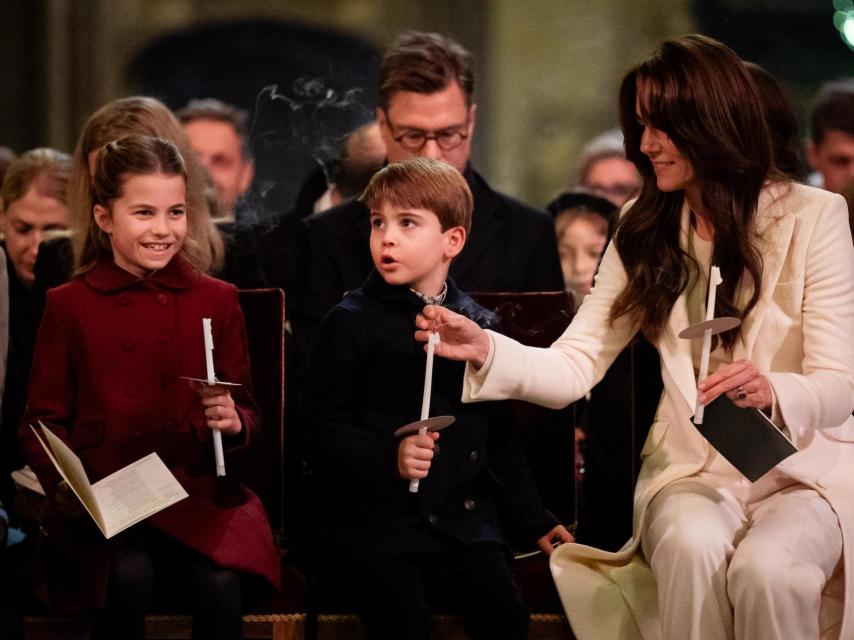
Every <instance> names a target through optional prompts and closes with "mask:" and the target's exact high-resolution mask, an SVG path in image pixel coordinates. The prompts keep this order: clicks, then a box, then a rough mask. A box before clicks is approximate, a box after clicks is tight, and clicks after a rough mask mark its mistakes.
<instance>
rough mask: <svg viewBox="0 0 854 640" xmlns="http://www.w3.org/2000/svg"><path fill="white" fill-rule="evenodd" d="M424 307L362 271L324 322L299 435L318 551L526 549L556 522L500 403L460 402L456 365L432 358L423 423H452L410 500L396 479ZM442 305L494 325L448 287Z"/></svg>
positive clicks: (416, 375)
mask: <svg viewBox="0 0 854 640" xmlns="http://www.w3.org/2000/svg"><path fill="white" fill-rule="evenodd" d="M423 306H424V303H423V302H422V301H421V300H420V299H419V298H418V297H417V296H416V295H415V294H413V293H412V292H411V291H410V290H409V289H408V287H406V286H392V285H389V284H387V283H386V282H385V281H384V280H383V279H382V278H381V277H380V276H379V275H378V274H377V272H376V271H372V272H371V274H370V276H369V277H368V280H367V282H365V286H364V287H363V288H362V289H359V290H357V291H354V292H351V293H350V294H348V295H347V297H346V298H345V299H344V300H343V301H342V302H341V303H340V304H339V305H337V306H336V307H335V308H334V309H333V310H332V311H331V312H330V313H329V315H328V316H327V317H326V318H325V319H324V321H323V324H322V325H321V329H320V332H319V336H318V337H319V339H318V342H317V352H316V353H315V355H314V357H313V358H312V369H311V374H310V376H309V381H308V391H309V393H308V412H307V416H306V417H307V420H306V427H307V429H308V430H309V432H310V438H309V440H310V442H311V455H310V460H311V462H312V468H313V471H314V477H315V480H316V483H317V487H318V498H317V499H316V500H315V501H314V504H315V505H316V506H317V508H318V510H319V514H318V517H319V522H318V526H319V534H318V535H319V537H320V539H322V540H323V541H324V542H327V543H333V545H332V546H329V544H327V545H324V547H323V549H324V553H325V554H328V553H331V552H332V551H338V552H343V553H345V554H361V555H362V556H364V554H371V553H374V554H381V555H384V554H398V553H411V552H422V551H440V550H445V549H449V548H452V547H455V546H456V547H458V546H459V545H460V544H466V545H471V544H477V543H481V542H497V543H500V544H505V543H506V542H507V539H505V533H506V534H508V536H509V538H510V542H511V543H513V542H517V543H518V544H525V545H526V546H527V545H532V544H533V543H534V542H535V541H536V540H537V538H539V537H540V536H543V535H545V534H546V533H547V532H548V531H549V530H550V529H551V528H552V527H554V526H555V525H556V524H557V521H556V519H555V518H554V516H552V515H551V514H550V513H549V512H548V511H546V510H545V509H544V508H543V506H542V502H541V501H540V497H539V492H538V491H537V488H536V484H535V483H534V479H533V477H532V475H531V472H530V469H529V468H528V466H527V463H526V461H525V456H524V453H523V451H522V448H521V445H520V443H519V441H518V439H517V437H516V424H515V422H514V420H513V414H512V411H511V407H510V405H509V404H508V403H495V402H484V403H473V404H463V403H462V402H461V401H460V392H461V389H462V377H463V369H464V363H461V362H453V361H450V360H446V359H444V358H436V359H435V360H434V364H433V389H432V395H431V403H430V415H453V416H455V417H456V422H455V423H454V424H452V425H451V426H450V427H448V428H447V429H445V430H443V431H442V432H441V436H440V438H439V441H438V443H437V444H438V448H437V450H436V451H437V453H436V454H435V457H434V459H433V463H432V466H431V468H430V473H429V475H428V476H427V477H426V478H425V479H424V480H422V481H421V486H420V489H419V492H418V493H417V494H413V493H410V492H409V481H408V480H405V479H403V478H401V477H400V476H399V475H398V474H397V448H398V444H399V439H398V438H396V437H395V436H394V431H395V429H397V428H398V427H401V426H403V425H404V424H407V423H409V422H413V421H415V420H417V419H418V417H419V415H420V410H421V396H422V390H423V384H424V367H425V361H426V356H425V353H424V349H423V345H421V344H420V343H418V342H416V341H415V338H414V335H413V333H414V332H413V327H414V321H415V315H416V314H417V313H419V312H420V311H421V309H422V308H423ZM446 306H448V307H449V308H452V309H454V310H455V311H458V312H460V313H464V314H465V315H467V316H469V317H472V318H473V319H474V320H475V321H478V322H479V323H481V324H484V323H487V322H488V321H489V319H490V318H492V319H493V322H494V317H493V316H492V314H490V313H489V312H488V311H486V310H485V309H483V308H482V307H480V306H479V305H478V304H476V303H475V302H474V301H473V300H472V299H471V298H469V297H468V296H467V295H465V294H464V293H462V292H460V291H459V289H457V287H456V286H455V285H454V284H453V281H452V280H450V279H448V297H447V299H446Z"/></svg>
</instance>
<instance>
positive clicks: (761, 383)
mask: <svg viewBox="0 0 854 640" xmlns="http://www.w3.org/2000/svg"><path fill="white" fill-rule="evenodd" d="M697 386H698V388H699V390H700V402H702V403H703V404H704V405H706V404H709V403H710V402H711V401H712V400H714V399H715V398H717V397H718V396H719V395H721V394H722V393H725V394H727V396H729V398H730V400H732V401H733V403H735V405H736V406H739V407H741V408H743V409H744V408H747V407H754V408H756V409H761V410H762V411H768V410H769V409H771V402H772V398H773V396H772V395H771V383H770V382H768V378H766V377H765V376H763V375H762V374H761V373H760V372H759V369H757V368H756V365H755V364H753V363H752V362H751V361H750V360H738V361H737V362H733V363H732V364H727V365H724V366H722V367H721V368H720V369H718V370H717V371H715V372H714V373H713V374H712V375H710V376H709V377H708V378H706V379H705V380H701V381H700V384H699V385H697Z"/></svg>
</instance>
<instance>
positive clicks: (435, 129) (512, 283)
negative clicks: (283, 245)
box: [295, 32, 563, 330]
mask: <svg viewBox="0 0 854 640" xmlns="http://www.w3.org/2000/svg"><path fill="white" fill-rule="evenodd" d="M473 90H474V74H473V62H472V57H471V54H469V52H468V51H466V50H465V49H464V48H463V47H462V46H460V45H459V44H458V43H456V42H454V41H453V40H451V39H449V38H446V37H444V36H441V35H439V34H435V33H420V32H406V33H404V34H402V35H401V36H400V37H399V38H398V39H397V40H396V41H395V42H394V43H393V44H392V45H391V47H390V48H389V49H388V51H386V53H385V55H384V57H383V61H382V64H381V66H380V72H379V96H380V104H379V107H378V108H377V122H378V124H379V128H380V134H381V136H382V138H383V142H384V144H385V148H386V158H387V161H388V162H399V161H401V160H405V159H407V158H413V157H426V158H432V159H434V160H441V161H443V162H446V163H448V164H450V165H451V166H453V167H455V168H456V169H457V170H458V171H459V172H460V173H462V174H463V175H464V176H465V178H466V181H467V182H468V185H469V188H470V189H471V192H472V194H473V196H474V213H473V216H472V228H471V238H470V241H469V242H467V244H466V246H465V248H464V249H463V251H462V253H461V254H460V256H459V258H458V259H457V260H455V261H454V263H453V265H452V266H451V276H452V277H453V278H454V279H455V280H456V281H457V283H458V284H459V286H460V287H461V288H462V289H464V290H466V291H517V292H518V291H559V290H561V289H563V277H562V275H561V270H560V262H559V260H558V255H557V241H556V239H555V233H554V227H553V222H552V219H551V217H550V216H549V215H548V214H546V213H545V212H544V211H540V210H537V209H534V208H532V207H529V206H527V205H525V204H522V203H521V202H517V201H516V200H513V199H512V198H509V197H507V196H505V195H502V194H500V193H497V192H496V191H493V190H492V189H491V188H490V186H489V185H488V184H487V183H486V181H485V180H484V179H483V178H482V177H481V176H480V175H479V174H478V173H477V172H476V171H475V170H474V169H472V167H471V165H470V162H469V160H470V156H471V142H472V135H473V133H474V123H475V113H476V110H477V105H476V104H474V102H473ZM369 231H370V229H369V224H368V210H367V209H366V208H365V206H364V205H363V204H362V203H361V202H359V201H358V200H351V201H349V202H345V203H344V204H342V205H339V206H338V207H336V208H333V209H330V210H329V211H326V212H324V213H321V214H319V215H317V216H312V217H311V218H308V219H307V220H306V223H305V228H304V232H305V237H304V238H303V239H302V242H301V247H302V257H301V260H300V263H301V265H302V270H303V277H302V278H301V280H302V282H303V284H302V287H303V288H302V290H301V291H299V292H297V293H298V295H299V296H300V297H301V298H302V304H301V305H299V314H298V315H299V317H297V318H295V321H296V322H297V323H298V324H303V325H305V326H306V327H307V328H308V329H309V330H310V329H311V328H312V327H316V326H317V324H318V323H319V322H320V320H321V319H322V318H323V316H324V314H325V313H326V312H327V311H329V309H330V308H332V307H333V306H334V305H335V304H336V303H338V302H339V301H340V300H341V296H342V295H343V294H344V292H345V291H348V290H350V289H354V288H356V287H358V286H359V285H361V283H362V282H363V281H364V279H365V277H366V276H367V274H368V272H369V271H370V269H371V256H370V254H369V252H368V244H367V239H368V235H369Z"/></svg>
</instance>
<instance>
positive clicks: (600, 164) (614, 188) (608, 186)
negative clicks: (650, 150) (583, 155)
mask: <svg viewBox="0 0 854 640" xmlns="http://www.w3.org/2000/svg"><path fill="white" fill-rule="evenodd" d="M581 184H582V186H583V187H585V188H586V189H587V190H589V191H590V193H592V194H593V195H596V196H599V197H601V198H605V199H606V200H609V201H611V202H613V203H614V204H615V205H616V206H618V207H622V206H623V205H624V204H625V203H626V202H627V201H628V200H629V199H630V198H631V197H633V196H634V195H635V194H636V193H637V192H638V190H640V187H641V176H640V174H639V173H638V170H637V169H635V165H633V164H632V163H631V162H629V161H628V160H626V159H625V158H621V157H619V156H611V157H606V158H600V159H599V160H596V161H594V162H593V163H591V165H590V166H589V167H588V168H587V170H586V171H585V173H584V176H583V178H582V181H581Z"/></svg>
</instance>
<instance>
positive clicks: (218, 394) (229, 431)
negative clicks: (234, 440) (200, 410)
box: [190, 381, 243, 436]
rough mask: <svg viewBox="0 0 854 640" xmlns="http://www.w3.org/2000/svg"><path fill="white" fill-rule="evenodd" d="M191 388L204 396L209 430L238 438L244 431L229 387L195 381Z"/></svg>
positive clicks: (203, 400)
mask: <svg viewBox="0 0 854 640" xmlns="http://www.w3.org/2000/svg"><path fill="white" fill-rule="evenodd" d="M190 386H191V387H193V389H194V390H195V391H196V392H197V393H198V394H199V395H200V396H202V405H204V407H205V418H206V419H207V425H208V427H209V428H211V429H216V430H217V431H222V432H223V433H224V434H226V435H229V436H236V435H237V434H238V433H240V432H241V431H242V430H243V425H242V424H241V422H240V414H238V413H237V409H236V408H235V406H234V399H233V398H232V397H231V392H230V391H229V390H228V387H224V386H222V385H218V384H205V383H202V382H195V381H192V382H191V383H190Z"/></svg>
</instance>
